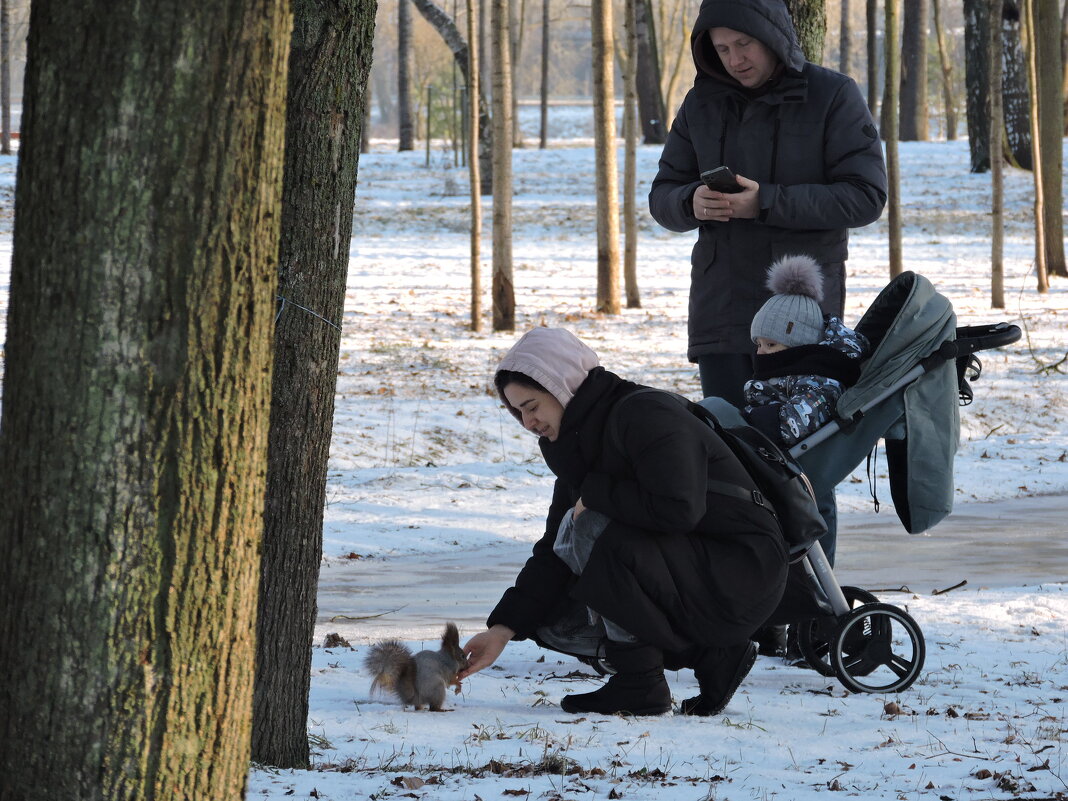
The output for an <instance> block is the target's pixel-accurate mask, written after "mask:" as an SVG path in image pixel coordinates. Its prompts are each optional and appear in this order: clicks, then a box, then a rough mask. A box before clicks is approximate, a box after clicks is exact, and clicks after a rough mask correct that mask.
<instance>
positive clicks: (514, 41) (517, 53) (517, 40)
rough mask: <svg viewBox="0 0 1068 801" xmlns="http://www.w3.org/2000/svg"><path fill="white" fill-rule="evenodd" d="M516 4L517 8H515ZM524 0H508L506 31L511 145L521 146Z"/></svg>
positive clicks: (525, 5)
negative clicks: (510, 106) (509, 81)
mask: <svg viewBox="0 0 1068 801" xmlns="http://www.w3.org/2000/svg"><path fill="white" fill-rule="evenodd" d="M517 6H518V8H517ZM526 7H527V4H526V0H510V2H509V3H508V31H509V41H510V42H511V48H512V51H511V53H509V54H508V55H509V59H510V61H509V63H510V64H511V65H512V147H523V130H522V128H520V127H519V92H518V90H517V87H518V86H519V60H520V57H521V56H522V53H523V31H524V27H525V23H526V16H527V15H526Z"/></svg>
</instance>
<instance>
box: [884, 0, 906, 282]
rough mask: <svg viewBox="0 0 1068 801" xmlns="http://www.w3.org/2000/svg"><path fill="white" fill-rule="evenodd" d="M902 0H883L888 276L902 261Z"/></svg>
mask: <svg viewBox="0 0 1068 801" xmlns="http://www.w3.org/2000/svg"><path fill="white" fill-rule="evenodd" d="M900 3H901V0H885V11H886V22H885V24H884V26H883V30H884V31H885V34H884V38H885V46H886V50H885V60H886V80H885V84H884V85H885V87H886V89H885V92H886V95H885V98H884V100H883V103H884V106H883V114H884V116H885V120H886V121H885V122H884V124H883V139H884V140H885V142H886V178H887V185H888V192H887V201H886V210H887V227H888V229H889V230H888V237H889V241H890V242H889V243H890V277H891V278H894V277H896V276H898V275H901V273H902V271H903V270H904V260H903V258H902V248H901V165H900V162H899V160H898V156H897V141H898V120H897V109H898V97H897V89H898V87H899V86H900V85H901V47H900V43H901V38H900V35H899V33H898V31H899V19H900Z"/></svg>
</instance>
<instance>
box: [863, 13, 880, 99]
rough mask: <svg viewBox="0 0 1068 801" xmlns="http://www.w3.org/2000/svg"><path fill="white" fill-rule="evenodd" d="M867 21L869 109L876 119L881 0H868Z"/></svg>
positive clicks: (865, 15)
mask: <svg viewBox="0 0 1068 801" xmlns="http://www.w3.org/2000/svg"><path fill="white" fill-rule="evenodd" d="M864 11H865V14H864V17H865V21H866V23H867V35H868V43H867V48H866V51H867V54H868V65H867V66H868V70H867V73H868V111H870V112H871V116H872V117H873V118H874V119H878V118H879V113H878V112H879V37H878V28H879V24H878V23H879V0H867V3H866V4H865V7H864Z"/></svg>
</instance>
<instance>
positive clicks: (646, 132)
mask: <svg viewBox="0 0 1068 801" xmlns="http://www.w3.org/2000/svg"><path fill="white" fill-rule="evenodd" d="M650 2H651V0H637V3H636V5H635V8H634V33H635V37H636V38H637V45H636V46H637V53H638V65H637V74H636V77H635V81H636V86H635V91H636V92H637V93H638V118H639V119H640V120H641V129H642V137H643V139H644V141H645V144H647V145H662V144H664V142H666V141H667V111H666V110H665V107H664V95H663V94H662V93H661V91H660V74H661V70H660V50H659V48H658V47H657V44H656V22H655V20H654V17H653V10H652V8H651V5H650Z"/></svg>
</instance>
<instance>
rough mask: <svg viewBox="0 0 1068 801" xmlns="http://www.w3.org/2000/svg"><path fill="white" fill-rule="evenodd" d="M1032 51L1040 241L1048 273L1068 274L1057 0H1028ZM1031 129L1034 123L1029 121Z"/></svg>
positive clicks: (1062, 102) (1062, 101)
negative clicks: (1038, 150) (1038, 155)
mask: <svg viewBox="0 0 1068 801" xmlns="http://www.w3.org/2000/svg"><path fill="white" fill-rule="evenodd" d="M1030 2H1031V4H1032V15H1033V16H1032V19H1033V20H1034V29H1033V30H1034V35H1033V37H1032V48H1033V49H1034V51H1035V56H1034V60H1035V64H1036V65H1037V66H1038V69H1037V72H1036V77H1037V78H1038V86H1037V87H1036V99H1037V100H1038V109H1037V114H1036V112H1034V111H1032V115H1033V116H1037V117H1038V126H1037V134H1032V143H1033V142H1035V141H1038V140H1039V139H1041V153H1042V158H1041V159H1038V158H1036V159H1035V174H1036V175H1039V176H1041V180H1042V215H1043V225H1042V228H1043V231H1044V237H1043V243H1044V246H1045V262H1046V272H1047V275H1057V276H1068V269H1066V267H1065V260H1064V218H1063V212H1064V199H1063V195H1062V186H1063V180H1062V178H1063V174H1064V158H1063V151H1062V139H1063V135H1064V97H1063V96H1062V95H1061V74H1062V72H1063V68H1062V65H1061V37H1060V8H1059V6H1058V3H1057V0H1030ZM1032 130H1036V127H1035V126H1033V125H1032Z"/></svg>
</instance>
